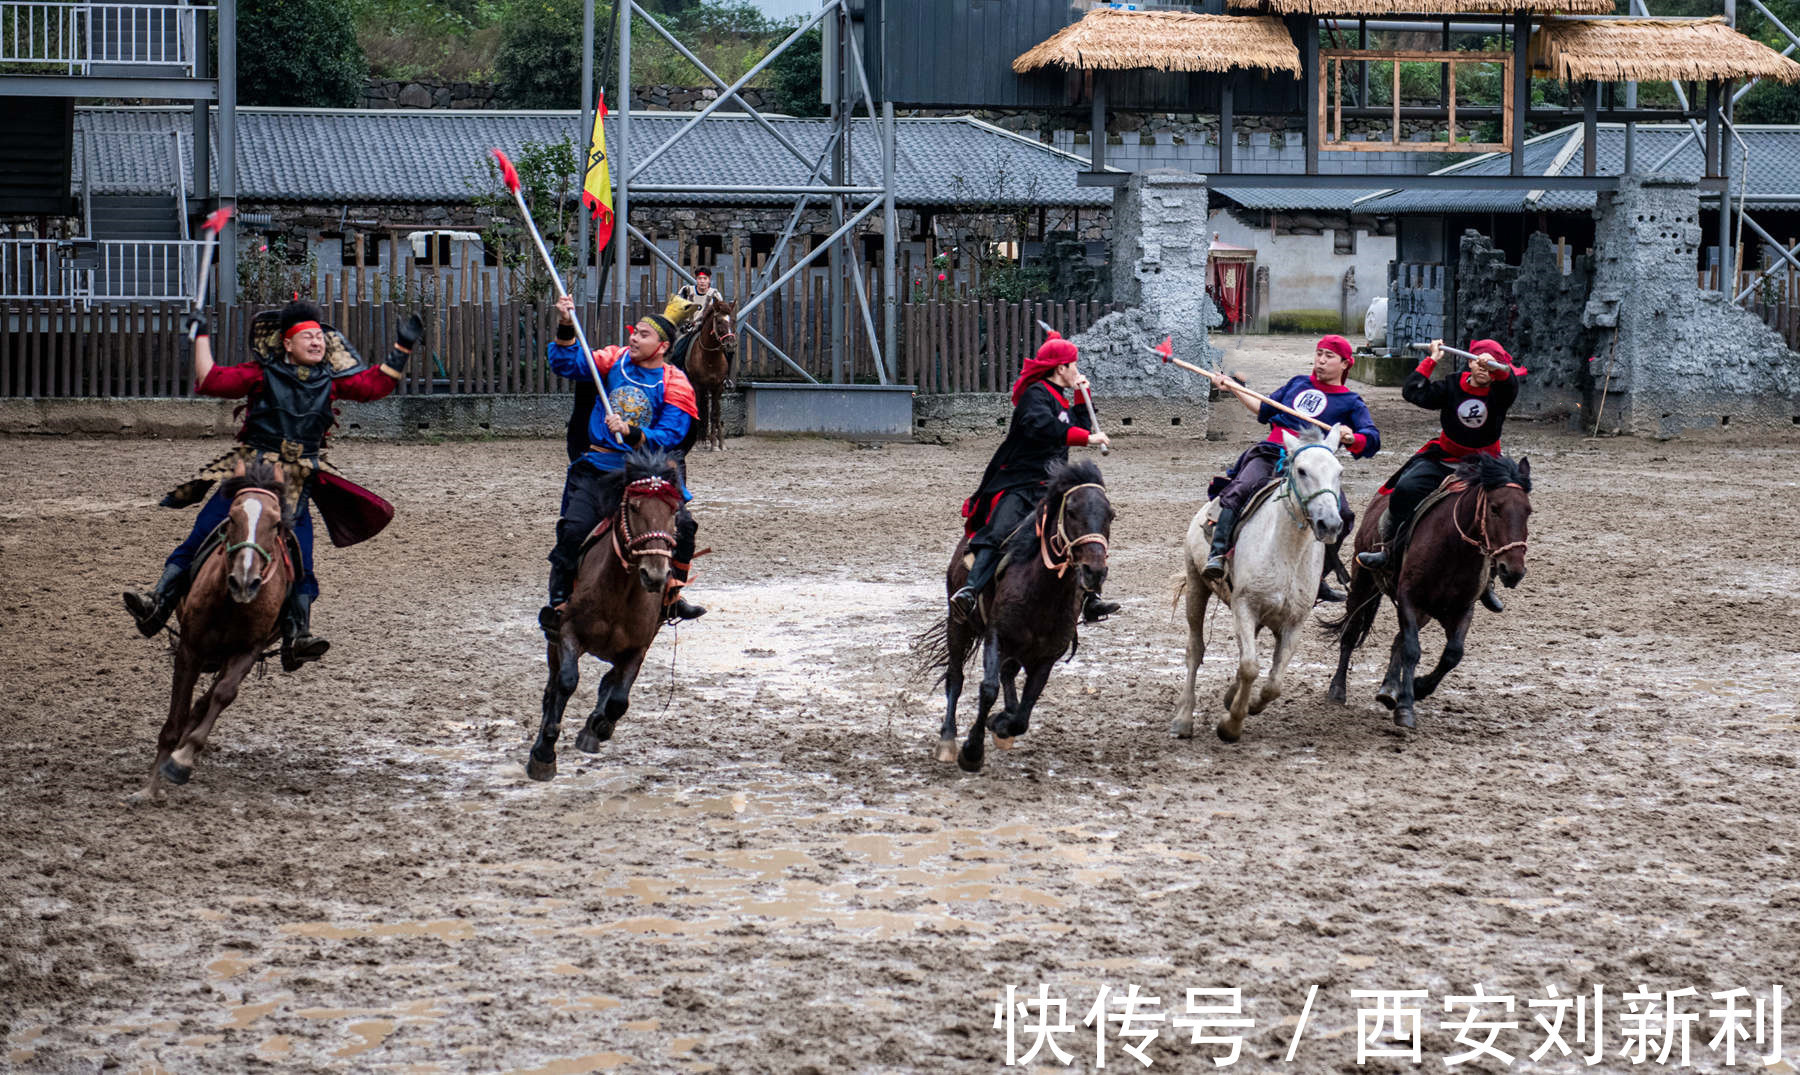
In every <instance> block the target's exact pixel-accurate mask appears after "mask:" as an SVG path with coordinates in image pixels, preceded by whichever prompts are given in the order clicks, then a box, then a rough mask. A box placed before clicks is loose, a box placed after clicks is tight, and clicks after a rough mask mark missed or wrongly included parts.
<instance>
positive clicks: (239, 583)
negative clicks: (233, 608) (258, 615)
mask: <svg viewBox="0 0 1800 1075" xmlns="http://www.w3.org/2000/svg"><path fill="white" fill-rule="evenodd" d="M225 592H226V593H227V594H229V595H230V597H231V599H232V600H233V601H236V602H237V603H238V604H240V605H247V604H249V603H250V602H252V601H254V600H256V596H257V595H258V594H260V593H261V592H262V576H260V575H251V576H250V577H249V579H248V580H246V579H242V578H239V577H238V575H237V573H236V572H233V573H231V574H230V575H227V576H225Z"/></svg>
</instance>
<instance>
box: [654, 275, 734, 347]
mask: <svg viewBox="0 0 1800 1075" xmlns="http://www.w3.org/2000/svg"><path fill="white" fill-rule="evenodd" d="M675 298H677V299H680V300H682V301H683V302H684V303H686V304H687V307H686V313H685V314H684V316H682V317H679V318H676V317H671V318H670V320H672V321H674V322H675V328H676V331H677V332H679V333H680V335H679V336H677V337H676V339H675V343H674V344H673V345H672V346H671V347H670V348H669V364H670V365H672V366H674V367H675V368H676V369H679V370H683V371H685V370H686V369H687V355H688V350H689V349H690V348H692V347H693V346H694V340H695V338H697V337H698V336H699V335H700V326H702V325H704V324H706V314H707V311H709V310H711V309H712V304H713V303H715V302H723V301H724V299H725V296H724V295H722V294H720V292H719V289H718V288H716V287H714V286H712V273H710V272H707V271H706V270H705V269H695V270H694V282H693V283H691V284H682V285H681V286H680V287H678V288H676V289H675ZM671 305H673V303H671ZM663 313H664V314H668V313H669V311H668V310H664V311H663ZM723 342H724V341H721V343H723ZM731 357H732V355H731V348H730V345H729V344H726V350H725V361H726V363H727V365H726V369H728V370H729V369H730V362H731Z"/></svg>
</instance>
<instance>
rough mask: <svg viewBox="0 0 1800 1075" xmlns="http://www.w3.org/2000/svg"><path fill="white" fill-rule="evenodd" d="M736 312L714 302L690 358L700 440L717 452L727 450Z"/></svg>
mask: <svg viewBox="0 0 1800 1075" xmlns="http://www.w3.org/2000/svg"><path fill="white" fill-rule="evenodd" d="M735 312H736V310H735V308H734V307H733V306H732V305H731V303H729V302H726V301H725V300H724V299H714V300H713V301H712V302H711V303H710V304H709V305H708V306H707V307H706V313H705V315H704V316H703V317H702V318H701V321H700V327H699V328H698V329H695V330H694V331H695V333H696V335H695V338H694V342H693V344H692V345H691V346H690V348H689V350H688V354H687V375H688V380H690V381H692V382H693V383H694V395H695V396H696V397H697V402H698V404H699V408H700V419H699V423H698V424H699V427H700V428H699V431H698V432H699V437H698V439H699V440H700V441H702V442H704V443H705V444H706V446H707V447H708V448H710V449H711V450H713V451H715V452H722V451H724V450H725V385H726V383H727V382H728V380H729V379H730V376H731V354H730V352H729V351H728V350H727V349H728V348H729V347H730V346H731V345H732V344H733V343H735V342H737V327H736V322H735V321H734V320H733V319H732V315H733V314H734V313H735Z"/></svg>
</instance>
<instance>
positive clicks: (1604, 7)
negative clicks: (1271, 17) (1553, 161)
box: [1227, 0, 1613, 17]
mask: <svg viewBox="0 0 1800 1075" xmlns="http://www.w3.org/2000/svg"><path fill="white" fill-rule="evenodd" d="M1227 6H1229V7H1232V8H1235V9H1237V10H1240V11H1263V10H1266V11H1270V12H1273V13H1275V14H1277V15H1338V16H1348V17H1355V16H1357V15H1511V14H1512V13H1513V12H1515V11H1524V12H1529V13H1530V14H1533V15H1610V14H1612V10H1613V3H1612V0H1227Z"/></svg>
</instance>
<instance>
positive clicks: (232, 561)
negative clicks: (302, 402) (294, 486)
mask: <svg viewBox="0 0 1800 1075" xmlns="http://www.w3.org/2000/svg"><path fill="white" fill-rule="evenodd" d="M284 489H285V485H284V484H283V482H282V479H281V476H280V474H279V473H278V472H277V471H276V470H275V469H274V468H273V467H271V466H269V465H268V464H266V463H260V462H259V463H254V464H252V465H251V466H250V467H249V468H248V469H247V470H246V471H245V472H243V473H242V474H239V475H238V476H236V477H234V478H231V479H230V480H229V481H227V482H226V483H225V484H224V486H223V487H221V489H220V490H219V491H220V493H221V494H222V495H226V496H229V497H230V499H231V513H230V514H229V515H228V516H227V517H226V522H225V558H226V569H225V589H226V592H228V593H229V594H230V595H231V599H232V600H233V601H235V602H237V603H238V604H240V605H247V604H249V603H250V602H252V601H254V600H256V598H257V595H259V594H260V593H261V592H262V587H263V584H264V583H265V582H267V581H268V579H269V576H270V575H271V574H272V573H273V572H274V570H275V563H276V561H277V559H278V558H281V557H283V556H284V555H285V550H284V549H283V548H282V544H281V543H282V542H283V541H285V540H286V539H287V527H288V520H287V518H286V516H285V512H284V505H285V500H284V498H283V491H284Z"/></svg>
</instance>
